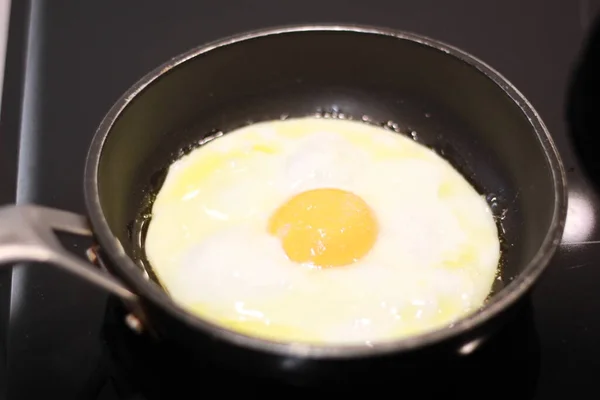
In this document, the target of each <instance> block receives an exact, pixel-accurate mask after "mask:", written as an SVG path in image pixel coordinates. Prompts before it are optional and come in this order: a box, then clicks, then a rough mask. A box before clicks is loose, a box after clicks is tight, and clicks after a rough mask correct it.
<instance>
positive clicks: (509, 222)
mask: <svg viewBox="0 0 600 400" xmlns="http://www.w3.org/2000/svg"><path fill="white" fill-rule="evenodd" d="M314 114H319V115H320V116H322V117H326V118H340V117H343V118H352V119H357V120H358V119H363V118H364V119H367V120H368V121H370V123H376V124H380V125H382V126H386V127H387V128H389V129H394V130H396V131H397V132H398V134H408V135H411V136H414V137H416V138H417V140H418V141H419V142H420V143H422V144H425V145H426V146H429V147H431V148H433V149H435V150H436V151H438V153H439V154H440V155H442V156H443V157H444V158H446V159H447V160H448V161H450V162H451V163H452V164H453V165H454V166H455V167H456V168H457V169H458V170H459V171H460V172H461V173H462V174H463V175H464V176H465V177H466V178H467V179H468V180H469V181H470V182H471V183H472V184H473V185H474V186H475V187H476V188H477V189H478V190H479V191H480V192H481V193H483V194H485V195H486V196H487V198H488V201H489V202H490V205H491V206H492V209H493V210H494V212H495V214H496V216H497V220H498V223H499V225H500V227H501V229H500V230H501V239H502V243H503V246H502V253H503V254H502V268H501V280H498V281H497V284H496V286H495V287H494V293H497V292H498V291H499V290H501V289H502V287H503V285H506V283H508V282H509V281H510V280H512V279H514V278H515V277H516V276H517V275H519V274H521V273H523V271H524V268H525V266H526V265H527V264H528V262H529V261H530V260H531V259H532V257H533V256H534V255H535V253H536V252H537V250H538V249H539V247H540V245H541V244H542V241H543V240H544V238H545V235H546V233H547V231H548V229H549V228H550V224H551V220H552V215H553V211H554V196H555V194H554V183H553V180H552V174H551V171H550V169H549V164H548V161H547V159H546V156H545V154H544V151H543V148H542V145H541V143H540V141H539V139H538V137H537V136H536V134H535V130H534V128H533V127H532V125H531V123H530V122H529V120H528V119H527V117H526V116H525V114H524V113H523V112H522V111H521V109H520V108H519V107H518V105H517V104H516V103H515V102H514V101H513V100H512V99H511V98H510V97H509V96H508V95H507V94H506V93H505V92H504V90H502V88H501V87H500V86H498V85H497V84H496V83H495V82H494V81H493V80H491V79H490V78H488V77H487V76H486V75H485V74H483V73H482V72H480V71H479V70H477V69H476V68H474V67H472V66H471V65H469V64H468V63H466V62H464V61H462V60H460V59H458V58H456V57H453V56H450V55H448V54H446V53H445V52H443V51H439V50H437V49H434V48H431V47H429V46H426V45H423V44H420V43H417V42H414V41H411V40H406V39H398V38H395V37H390V36H383V35H375V34H367V33H360V32H339V31H309V32H289V33H282V34H277V35H270V36H263V37H257V38H252V39H249V40H246V41H241V42H237V43H233V44H230V45H227V46H224V47H218V48H216V49H213V50H211V51H209V52H207V53H204V54H199V55H196V56H195V57H192V58H191V59H189V60H187V61H185V62H184V63H182V64H180V65H178V66H176V67H175V68H172V69H170V70H169V71H168V72H166V73H164V74H162V75H161V76H160V77H159V78H158V79H156V80H155V81H153V82H152V83H151V84H150V85H149V86H148V87H146V88H145V89H144V90H142V91H141V92H140V94H139V95H137V96H136V97H134V98H133V100H132V101H131V102H130V103H129V104H128V105H127V107H125V109H124V110H123V111H122V112H121V114H120V115H119V117H118V118H117V120H116V121H115V123H114V125H113V126H112V129H111V131H110V134H109V135H108V136H107V138H106V141H105V143H104V146H103V149H102V154H101V158H100V165H99V170H98V185H99V193H100V202H101V207H102V211H103V213H104V215H105V217H106V219H107V222H108V224H109V226H110V228H111V230H112V232H113V233H114V235H115V236H116V237H117V238H118V240H119V241H120V242H121V244H122V246H123V248H124V249H125V252H126V253H127V254H128V255H129V256H131V257H132V258H134V259H135V260H136V261H137V262H138V264H139V265H140V272H141V273H147V274H148V276H149V277H150V278H153V274H152V271H151V269H150V268H149V266H148V265H147V263H146V262H145V259H144V255H143V233H144V225H145V224H146V223H147V221H148V212H149V207H150V205H151V201H152V199H153V195H154V194H155V193H156V192H157V191H158V190H159V189H160V185H161V183H162V179H163V178H164V176H165V174H166V169H167V168H168V166H169V165H170V163H171V162H173V161H174V160H175V159H177V158H178V157H180V156H181V155H182V154H185V153H186V152H188V151H189V150H190V149H192V148H193V147H195V146H197V145H199V143H201V142H202V140H203V139H204V138H206V137H208V136H211V135H214V134H215V133H216V132H224V133H227V132H228V131H231V130H233V129H235V128H238V127H240V126H243V125H246V124H249V123H253V122H259V121H265V120H273V119H279V118H290V117H300V116H307V115H314ZM117 272H118V271H117Z"/></svg>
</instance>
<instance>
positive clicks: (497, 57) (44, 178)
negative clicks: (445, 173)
mask: <svg viewBox="0 0 600 400" xmlns="http://www.w3.org/2000/svg"><path fill="white" fill-rule="evenodd" d="M599 9H600V0H579V1H575V0H502V1H501V0H494V1H490V0H488V1H484V0H453V1H435V0H420V1H417V0H411V1H409V0H404V1H400V0H370V1H365V0H362V1H357V0H348V1H343V0H303V1H295V2H292V1H282V0H254V1H242V0H237V1H224V0H220V1H217V0H215V1H212V2H209V1H192V0H190V1H168V2H167V1H157V0H129V1H123V0H103V1H95V2H91V1H81V0H52V1H50V0H46V1H44V0H32V1H29V2H28V1H23V0H13V5H12V12H11V27H10V34H9V45H8V59H7V66H6V78H5V90H4V96H3V101H2V113H1V118H0V202H2V203H8V202H14V201H18V202H20V203H27V202H33V203H40V204H45V205H49V206H53V207H59V208H65V209H69V210H72V211H76V212H81V213H83V212H84V205H83V192H82V185H81V183H82V175H83V165H84V158H85V155H86V150H87V146H88V144H89V142H90V140H91V137H92V135H93V133H94V131H95V128H96V126H97V124H98V123H99V122H100V120H101V118H102V117H103V115H104V113H105V112H106V111H107V110H108V108H109V107H110V106H111V104H112V103H113V102H114V101H115V100H116V99H117V98H118V97H119V96H120V95H121V94H122V93H123V92H124V91H125V90H126V89H127V88H128V87H129V86H130V85H131V84H132V83H134V82H135V81H136V80H137V79H138V78H140V77H141V76H142V75H143V74H145V73H146V72H148V71H149V70H151V69H152V68H153V67H154V66H156V65H158V64H160V63H162V62H163V61H165V60H167V59H168V58H169V57H171V56H174V55H176V54H177V53H180V52H183V51H185V50H188V49H189V48H191V47H194V46H197V45H199V44H202V43H205V42H207V41H210V40H213V39H217V38H219V37H222V36H224V35H229V34H233V33H236V32H241V31H245V30H249V29H254V28H260V27H266V26H272V25H281V24H288V23H304V22H354V23H361V24H372V25H379V26H387V27H393V28H398V29H402V30H408V31H413V32H416V33H421V34H425V35H428V36H431V37H433V38H436V39H439V40H442V41H445V42H448V43H450V44H452V45H455V46H458V47H461V48H462V49H464V50H466V51H468V52H470V53H472V54H474V55H475V56H477V57H478V58H480V59H482V60H484V61H485V62H486V63H488V64H490V65H491V66H493V67H494V68H496V69H497V70H498V71H499V72H500V73H501V74H503V75H504V76H506V77H507V78H508V79H509V80H510V81H511V82H512V83H514V84H515V85H516V86H517V88H519V89H520V90H521V91H522V92H523V93H524V94H525V96H526V97H527V98H528V99H529V100H530V101H531V102H532V103H533V105H534V107H536V109H537V110H538V111H539V113H540V114H541V116H542V118H543V119H544V121H545V122H546V124H547V126H548V128H549V130H550V132H551V133H552V135H553V137H554V138H555V140H556V142H557V144H558V145H559V148H560V151H561V155H562V156H563V160H564V162H565V167H566V168H567V171H568V179H569V184H570V186H569V188H570V208H569V216H568V221H567V227H566V231H565V238H564V239H565V244H564V245H563V246H562V248H561V250H560V252H559V254H558V255H557V257H556V258H555V260H554V262H553V264H552V266H551V267H550V270H549V271H548V273H547V274H546V276H545V277H544V279H543V281H542V282H541V283H540V285H539V286H538V287H537V289H536V292H535V295H534V297H533V305H534V320H535V324H536V330H537V332H538V334H539V337H540V346H541V355H540V365H541V367H540V371H539V378H538V381H537V382H538V384H537V389H536V395H535V398H536V399H563V398H567V397H568V398H579V397H583V396H584V395H587V397H590V396H594V395H596V396H597V395H598V393H599V391H598V389H597V388H596V386H597V385H596V382H595V380H596V379H597V372H598V371H600V362H599V361H598V360H599V357H600V347H599V346H598V343H599V342H598V338H599V337H600V319H599V318H598V317H597V316H599V315H600V290H599V287H600V270H598V267H597V265H596V263H595V262H594V260H596V259H598V258H597V257H600V247H598V248H596V244H595V243H588V242H590V241H592V242H593V241H595V240H598V239H600V232H599V231H598V228H597V225H596V224H595V217H596V203H597V196H596V194H595V193H594V192H593V191H592V190H591V189H590V187H589V185H588V183H587V181H586V179H585V178H584V177H583V174H582V173H581V171H580V168H579V164H578V162H577V160H576V159H575V157H574V156H573V151H572V147H571V145H570V142H569V138H568V134H567V126H566V123H565V117H564V111H565V101H566V89H567V85H568V83H569V79H570V73H571V71H572V68H573V67H574V66H575V61H576V57H577V54H578V52H579V51H580V49H581V46H582V44H583V43H584V39H585V37H586V34H587V32H588V29H589V28H590V24H591V23H592V22H593V19H594V17H595V15H596V11H597V10H599ZM375 62H385V60H381V61H375ZM240 67H241V68H243V66H240ZM599 73H600V72H599ZM73 246H74V247H73V248H74V250H75V251H79V250H81V247H82V246H81V245H73ZM105 301H106V297H105V295H104V294H103V293H100V292H99V291H98V290H96V289H95V288H92V287H90V286H89V285H87V284H85V283H82V282H80V281H78V280H77V279H76V278H73V277H71V276H67V275H65V274H64V273H62V272H60V271H55V270H53V269H50V268H48V267H45V266H38V265H32V266H24V267H19V268H16V269H14V271H13V272H12V273H11V272H10V271H4V272H1V273H0V399H2V398H3V396H5V395H8V396H9V397H8V398H10V399H29V398H40V397H39V396H38V394H40V393H44V397H48V398H56V399H59V398H60V399H69V398H76V396H77V395H76V394H77V393H81V390H82V387H83V386H85V385H86V384H87V383H88V381H89V377H90V376H91V374H92V372H93V371H94V370H95V369H96V368H97V364H98V362H99V361H98V360H99V358H100V353H101V348H100V347H99V345H98V342H99V341H100V339H99V337H98V330H99V328H100V325H101V324H102V319H103V315H104V314H103V312H104V304H105ZM510 373H511V371H510V370H507V371H506V376H504V377H499V379H502V381H503V382H504V384H510V382H511V379H510ZM482 395H484V396H485V394H483V393H482Z"/></svg>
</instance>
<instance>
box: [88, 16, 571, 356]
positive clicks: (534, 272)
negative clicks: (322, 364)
mask: <svg viewBox="0 0 600 400" xmlns="http://www.w3.org/2000/svg"><path fill="white" fill-rule="evenodd" d="M303 32H323V33H326V32H348V33H355V34H366V35H375V36H384V37H393V38H396V39H399V40H406V41H410V42H413V43H417V44H420V45H423V46H426V47H429V48H431V49H433V50H437V51H441V52H443V53H445V54H447V55H448V56H451V57H454V58H456V59H458V60H460V61H462V62H464V63H466V64H467V65H469V66H470V67H473V68H476V69H477V70H478V71H479V72H480V73H483V74H484V75H485V76H486V77H487V78H488V79H491V80H492V81H493V82H494V83H495V84H496V85H497V86H498V87H499V89H501V90H503V91H504V92H505V94H506V95H507V96H509V98H510V99H511V100H512V101H513V102H514V103H515V104H516V105H517V106H518V107H519V109H520V110H521V112H523V114H524V115H525V116H526V117H527V119H528V120H529V123H530V125H531V127H532V128H533V131H534V133H535V135H536V139H537V141H538V143H540V145H541V146H542V149H543V152H544V155H545V158H546V161H547V163H548V168H549V169H550V172H551V174H552V181H553V184H554V210H553V215H552V220H551V224H550V227H549V229H548V231H547V233H546V236H545V238H544V241H543V242H542V244H541V245H540V247H539V249H538V250H537V252H536V254H535V255H534V257H533V258H532V259H531V260H530V262H529V263H528V264H527V266H526V267H525V269H524V270H523V273H521V274H519V275H518V276H517V277H516V278H515V279H514V280H513V281H512V282H510V283H509V284H508V285H507V286H506V287H505V288H503V289H502V290H501V291H500V292H499V293H498V294H496V295H495V296H493V297H492V299H491V300H490V302H489V303H488V304H486V305H485V306H484V307H483V308H482V309H481V310H480V311H478V312H476V313H473V314H471V315H468V316H466V317H464V318H461V319H459V320H458V321H457V322H456V323H455V324H453V325H452V326H451V327H446V328H441V329H437V330H434V331H431V332H428V333H424V334H420V335H416V336H412V337H408V338H403V339H397V340H389V341H385V342H375V343H373V344H372V345H369V346H366V345H364V344H349V345H340V344H304V343H302V344H300V343H289V342H278V341H273V340H268V339H261V338H257V337H252V336H248V335H245V334H241V333H238V332H236V331H233V330H230V329H227V328H224V327H221V326H218V325H217V324H214V323H212V322H210V321H208V320H205V319H203V318H201V317H198V316H195V315H194V314H192V313H190V312H188V311H186V310H185V309H183V308H182V307H180V306H179V305H178V304H177V303H176V302H175V301H174V300H172V299H171V298H170V297H169V296H168V295H167V294H166V293H165V292H164V291H162V290H160V289H159V288H158V287H156V286H155V285H152V284H151V283H150V282H149V281H147V280H146V279H145V278H144V277H143V275H142V274H141V273H140V272H139V267H137V265H136V264H135V263H134V261H133V260H132V259H131V258H130V257H129V256H127V254H126V253H125V251H124V249H123V247H122V245H121V243H120V242H119V240H118V239H117V238H116V237H115V235H114V234H113V233H112V231H111V229H110V227H109V226H108V222H107V221H106V218H105V216H104V213H103V211H102V207H101V204H100V193H99V187H98V172H99V166H100V159H101V156H102V151H103V147H104V143H105V142H106V139H107V138H108V136H109V134H110V132H111V130H112V126H113V125H114V123H115V122H116V121H117V119H118V118H119V117H120V115H121V114H122V112H123V111H124V110H125V109H126V108H127V106H128V104H129V103H130V102H131V101H132V100H133V99H135V98H136V97H137V96H138V95H139V94H141V93H143V91H144V90H145V89H146V88H147V87H149V86H150V85H151V84H152V83H153V82H154V81H156V80H157V79H159V78H160V77H162V76H163V75H164V74H166V73H168V71H170V70H171V69H173V68H175V67H177V66H179V65H181V64H183V63H185V62H186V61H188V60H190V59H193V58H195V57H198V56H200V55H202V54H206V53H208V52H210V51H211V50H214V49H217V48H221V47H224V46H228V45H231V44H236V43H242V42H245V41H250V40H255V39H260V38H264V37H269V36H275V35H284V34H298V33H303ZM566 188H567V183H566V174H565V170H564V166H563V163H562V161H561V158H560V155H559V153H558V150H557V147H556V145H555V143H554V141H553V139H552V137H551V135H550V133H549V131H548V129H547V128H546V126H545V124H544V122H543V121H542V119H541V117H540V115H539V114H538V113H537V111H536V110H535V109H534V107H533V106H532V104H531V103H530V102H529V101H528V100H527V99H526V98H525V97H524V96H523V94H522V93H521V92H520V91H519V90H518V89H517V88H516V87H515V86H514V85H513V84H512V83H510V82H509V81H508V80H507V79H506V78H504V77H503V76H502V75H501V74H500V73H499V72H497V71H496V70H495V69H493V68H492V67H490V66H489V65H487V64H486V63H484V62H483V61H481V60H479V59H478V58H476V57H474V56H472V55H471V54H469V53H467V52H465V51H463V50H461V49H458V48H456V47H454V46H451V45H448V44H446V43H444V42H441V41H438V40H435V39H431V38H429V37H426V36H423V35H420V34H415V33H410V32H406V31H401V30H396V29H391V28H383V27H375V26H369V25H360V24H338V23H331V24H330V23H326V24H300V25H285V26H278V27H270V28H264V29H258V30H253V31H248V32H244V33H239V34H236V35H232V36H229V37H226V38H223V39H219V40H216V41H213V42H210V43H208V44H204V45H200V46H198V47H195V48H193V49H191V50H189V51H187V52H185V53H182V54H180V55H177V56H175V57H173V58H171V59H170V60H169V61H167V62H165V63H163V64H162V65H160V66H158V67H156V68H155V69H153V70H152V71H151V72H149V73H148V74H146V75H145V76H143V77H142V78H141V79H139V80H138V81H137V82H136V83H135V84H134V85H132V86H131V87H130V88H129V89H128V90H127V91H126V92H125V93H124V94H123V95H122V96H121V97H120V98H119V99H118V100H117V101H116V102H115V103H114V105H113V106H112V107H111V109H110V110H109V111H108V113H107V114H106V115H105V117H104V119H103V120H102V122H101V123H100V125H99V127H98V129H97V130H96V133H95V135H94V137H93V139H92V142H91V144H90V147H89V150H88V155H87V159H86V166H85V172H84V195H85V203H86V207H87V211H88V216H89V219H90V223H91V226H92V229H93V232H94V233H95V235H96V238H97V240H98V242H99V244H100V246H101V248H102V249H104V250H105V252H106V253H107V254H108V256H109V258H110V259H111V260H112V261H113V262H114V264H115V265H116V266H117V268H118V269H119V272H121V273H123V274H124V275H125V276H126V278H127V279H128V282H130V283H131V285H132V286H133V287H132V289H133V290H134V292H135V293H137V294H139V295H140V296H141V297H142V298H143V299H144V300H146V301H151V302H153V303H155V304H157V305H158V306H159V307H161V308H162V309H163V310H164V311H166V312H167V313H168V314H169V315H170V316H172V317H175V318H177V319H179V320H180V321H181V322H183V323H184V324H186V325H187V326H188V327H189V328H192V329H194V330H198V331H201V332H203V333H205V334H207V335H209V336H212V337H214V338H215V339H220V340H224V341H226V342H229V343H232V344H235V345H238V346H242V347H246V348H251V349H254V350H259V351H264V352H268V353H271V354H276V355H281V356H286V357H290V356H291V357H305V358H313V359H344V358H355V357H365V356H367V357H368V356H381V355H386V354H390V353H400V352H407V351H412V350H417V349H420V348H423V347H426V346H429V345H433V344H436V343H439V342H442V341H446V340H449V339H452V338H456V337H458V336H459V335H461V334H463V333H465V332H469V331H471V330H473V329H475V328H476V327H479V326H481V325H483V324H485V323H487V322H489V321H490V320H492V319H493V318H495V317H497V316H498V315H499V314H501V313H502V312H503V311H504V310H505V309H508V308H509V307H510V306H512V305H513V304H514V303H516V302H517V301H518V300H519V299H520V298H521V297H523V295H525V294H526V293H527V292H528V291H529V289H530V288H531V287H532V286H533V284H534V283H535V282H536V281H537V280H538V278H539V276H540V275H541V274H542V272H543V271H544V270H545V269H546V267H547V266H548V263H549V261H550V259H551V258H552V257H553V255H554V253H555V251H556V249H557V248H558V245H559V244H560V241H561V238H562V233H563V230H564V225H565V220H566V213H567V201H568V200H567V190H566Z"/></svg>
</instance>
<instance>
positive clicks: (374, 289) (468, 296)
mask: <svg viewBox="0 0 600 400" xmlns="http://www.w3.org/2000/svg"><path fill="white" fill-rule="evenodd" d="M316 188H339V189H344V190H347V191H350V192H352V193H354V194H356V195H358V196H360V197H361V198H362V199H363V200H365V201H366V203H367V204H368V205H369V206H370V207H371V209H372V210H373V211H374V213H375V215H376V216H377V221H378V225H379V233H378V237H377V240H376V243H375V245H374V246H373V248H372V249H371V251H370V252H369V253H368V254H367V255H366V256H365V257H363V258H362V259H360V260H359V261H357V262H356V263H354V264H352V265H349V266H345V267H337V268H328V269H315V268H314V267H312V266H310V265H300V264H297V263H294V262H292V261H290V260H289V259H288V258H287V256H286V254H285V252H284V251H283V249H282V247H281V243H280V242H279V240H278V239H277V238H275V237H273V236H270V235H269V234H268V232H267V223H268V220H269V218H270V216H271V215H272V214H273V212H274V211H275V210H276V209H277V208H278V207H279V206H281V205H282V204H283V203H285V202H286V201H287V200H288V199H289V198H291V197H293V196H294V195H296V194H299V193H301V192H303V191H306V190H310V189H316ZM145 251H146V255H147V257H148V260H149V261H150V264H151V265H152V267H153V269H154V271H155V273H156V274H157V276H158V277H159V279H160V281H161V283H162V284H163V285H164V286H165V287H166V289H167V290H168V291H169V293H170V294H171V295H172V297H173V298H174V299H175V300H176V301H178V302H179V303H180V304H182V305H183V306H184V307H187V308H189V309H190V310H192V311H194V312H196V313H197V314H198V315H199V316H201V317H203V318H207V319H210V320H213V321H215V322H217V323H220V324H222V325H224V326H228V327H231V328H233V329H237V330H239V331H241V332H244V333H248V334H251V335H256V336H260V337H266V338H271V339H277V340H284V341H306V342H324V343H347V342H357V341H358V342H372V341H378V340H387V339H397V338H401V337H406V336H408V335H413V334H418V333H422V332H425V331H428V330H431V329H435V328H439V327H442V326H445V325H448V324H450V323H451V322H453V321H455V320H456V319H458V318H460V317H462V316H464V315H466V314H468V313H470V312H472V311H473V310H475V309H476V308H478V307H480V306H481V305H482V304H483V302H484V301H485V299H486V297H487V296H488V294H489V292H490V289H491V286H492V283H493V280H494V278H495V276H496V273H497V268H498V262H499V258H500V247H499V239H498V232H497V228H496V225H495V221H494V218H493V216H492V213H491V211H490V209H489V207H488V205H487V204H486V202H485V200H484V198H483V197H482V196H481V195H480V194H479V193H477V192H476V190H475V189H474V188H473V187H471V186H470V185H469V183H468V182H467V181H466V180H465V179H464V178H463V177H462V176H461V175H460V174H459V173H458V172H457V171H456V170H455V169H454V168H452V166H451V165H450V164H449V163H448V162H446V161H445V160H443V159H442V158H441V157H439V156H438V155H437V154H435V153H434V152H433V151H431V150H429V149H427V148H426V147H424V146H422V145H420V144H418V143H416V142H414V141H413V140H411V139H408V138H406V137H403V136H401V135H399V134H396V133H393V132H390V131H386V130H384V129H382V128H378V127H374V126H370V125H367V124H364V123H359V122H352V121H341V120H326V119H317V118H299V119H291V120H286V121H272V122H265V123H260V124H255V125H251V126H248V127H245V128H242V129H239V130H237V131H234V132H231V133H229V134H227V135H224V136H223V137H221V138H218V139H216V140H214V141H212V142H210V143H208V144H206V145H204V146H202V147H200V148H198V149H196V150H194V151H192V152H191V153H190V154H189V155H187V156H185V157H183V158H182V159H180V160H178V161H176V162H175V163H174V164H173V165H172V166H171V167H170V169H169V172H168V175H167V177H166V180H165V182H164V184H163V187H162V188H161V190H160V191H159V193H158V195H157V197H156V200H155V202H154V205H153V210H152V220H151V222H150V225H149V229H148V232H147V236H146V242H145Z"/></svg>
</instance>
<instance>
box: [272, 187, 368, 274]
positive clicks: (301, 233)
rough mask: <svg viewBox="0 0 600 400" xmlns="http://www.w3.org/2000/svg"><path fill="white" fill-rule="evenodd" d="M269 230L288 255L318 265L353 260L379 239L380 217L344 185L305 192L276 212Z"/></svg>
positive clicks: (360, 256)
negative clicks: (343, 187)
mask: <svg viewBox="0 0 600 400" xmlns="http://www.w3.org/2000/svg"><path fill="white" fill-rule="evenodd" d="M268 230H269V233H270V234H272V235H274V236H277V237H278V238H279V239H280V240H281V243H282V246H283V249H284V251H285V252H286V254H287V256H288V258H289V259H290V260H292V261H295V262H298V263H310V264H313V265H315V266H319V267H339V266H344V265H348V264H352V263H354V262H356V261H358V260H359V259H360V258H362V257H363V256H364V255H366V254H367V253H368V252H369V251H370V250H371V248H372V247H373V245H374V244H375V240H376V239H377V232H378V226H377V220H376V218H375V215H374V213H373V211H372V210H371V208H370V207H369V206H368V204H367V203H366V202H365V201H364V200H363V199H361V198H360V197H359V196H357V195H355V194H353V193H351V192H347V191H345V190H341V189H330V188H323V189H314V190H308V191H306V192H302V193H300V194H298V195H296V196H294V197H292V198H291V199H290V200H288V201H287V202H286V203H284V204H283V205H282V206H281V207H280V208H279V209H277V210H276V211H275V213H273V215H272V216H271V218H270V220H269V226H268Z"/></svg>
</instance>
